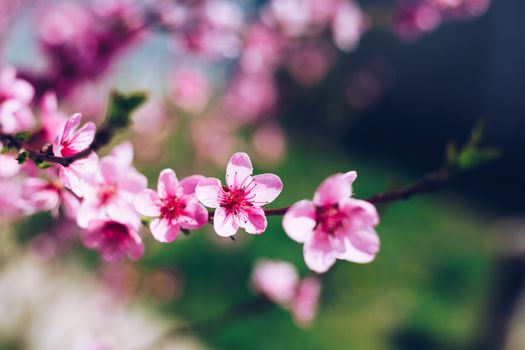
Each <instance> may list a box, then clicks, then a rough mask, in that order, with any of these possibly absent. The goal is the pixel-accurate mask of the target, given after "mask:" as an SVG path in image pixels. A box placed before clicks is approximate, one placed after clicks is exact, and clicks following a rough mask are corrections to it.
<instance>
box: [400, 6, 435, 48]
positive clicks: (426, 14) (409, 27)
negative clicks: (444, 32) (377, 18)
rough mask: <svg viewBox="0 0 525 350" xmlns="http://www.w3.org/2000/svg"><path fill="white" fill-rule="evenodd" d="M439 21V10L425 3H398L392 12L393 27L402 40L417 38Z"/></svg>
mask: <svg viewBox="0 0 525 350" xmlns="http://www.w3.org/2000/svg"><path fill="white" fill-rule="evenodd" d="M440 23H441V14H440V12H439V10H438V9H437V8H436V7H435V6H432V5H429V4H427V3H410V4H409V3H404V4H400V5H399V6H398V7H397V8H396V10H395V13H394V29H395V31H396V32H397V33H398V35H399V36H400V37H401V38H402V39H404V40H415V39H418V38H419V37H420V36H421V35H422V34H424V33H425V32H430V31H432V30H434V29H435V28H436V27H437V26H439V24H440Z"/></svg>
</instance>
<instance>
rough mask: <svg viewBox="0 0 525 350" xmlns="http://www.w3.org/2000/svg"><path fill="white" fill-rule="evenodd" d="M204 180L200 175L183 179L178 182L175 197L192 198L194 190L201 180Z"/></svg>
mask: <svg viewBox="0 0 525 350" xmlns="http://www.w3.org/2000/svg"><path fill="white" fill-rule="evenodd" d="M203 179H204V176H201V175H192V176H188V177H185V178H184V179H182V180H181V181H180V184H179V189H178V191H177V195H178V196H181V197H189V196H191V197H193V196H195V188H196V187H197V185H198V184H199V182H200V181H201V180H203Z"/></svg>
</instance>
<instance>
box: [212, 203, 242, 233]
mask: <svg viewBox="0 0 525 350" xmlns="http://www.w3.org/2000/svg"><path fill="white" fill-rule="evenodd" d="M213 228H214V229H215V232H216V233H217V234H218V235H219V236H222V237H230V236H233V235H234V234H236V233H237V230H238V229H239V223H238V222H237V218H236V216H235V215H231V214H229V215H228V213H227V211H226V209H224V208H217V210H215V214H214V216H213Z"/></svg>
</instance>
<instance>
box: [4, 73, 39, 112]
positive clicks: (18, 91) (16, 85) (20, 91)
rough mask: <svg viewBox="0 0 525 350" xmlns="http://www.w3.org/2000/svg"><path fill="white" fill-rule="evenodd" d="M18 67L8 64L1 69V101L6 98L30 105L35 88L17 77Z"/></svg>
mask: <svg viewBox="0 0 525 350" xmlns="http://www.w3.org/2000/svg"><path fill="white" fill-rule="evenodd" d="M16 74H17V73H16V69H15V68H13V67H11V66H6V67H3V68H1V69H0V103H1V102H3V101H5V100H16V101H20V102H21V103H22V104H24V105H26V106H27V105H29V103H30V102H31V100H32V99H33V95H34V94H35V90H34V88H33V86H31V84H29V83H28V82H27V81H25V80H23V79H20V78H17V76H16Z"/></svg>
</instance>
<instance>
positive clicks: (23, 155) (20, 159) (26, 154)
mask: <svg viewBox="0 0 525 350" xmlns="http://www.w3.org/2000/svg"><path fill="white" fill-rule="evenodd" d="M28 157H29V152H27V151H22V152H20V153H19V154H18V156H17V157H16V161H17V162H18V164H24V163H25V162H26V160H27V158H28Z"/></svg>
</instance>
